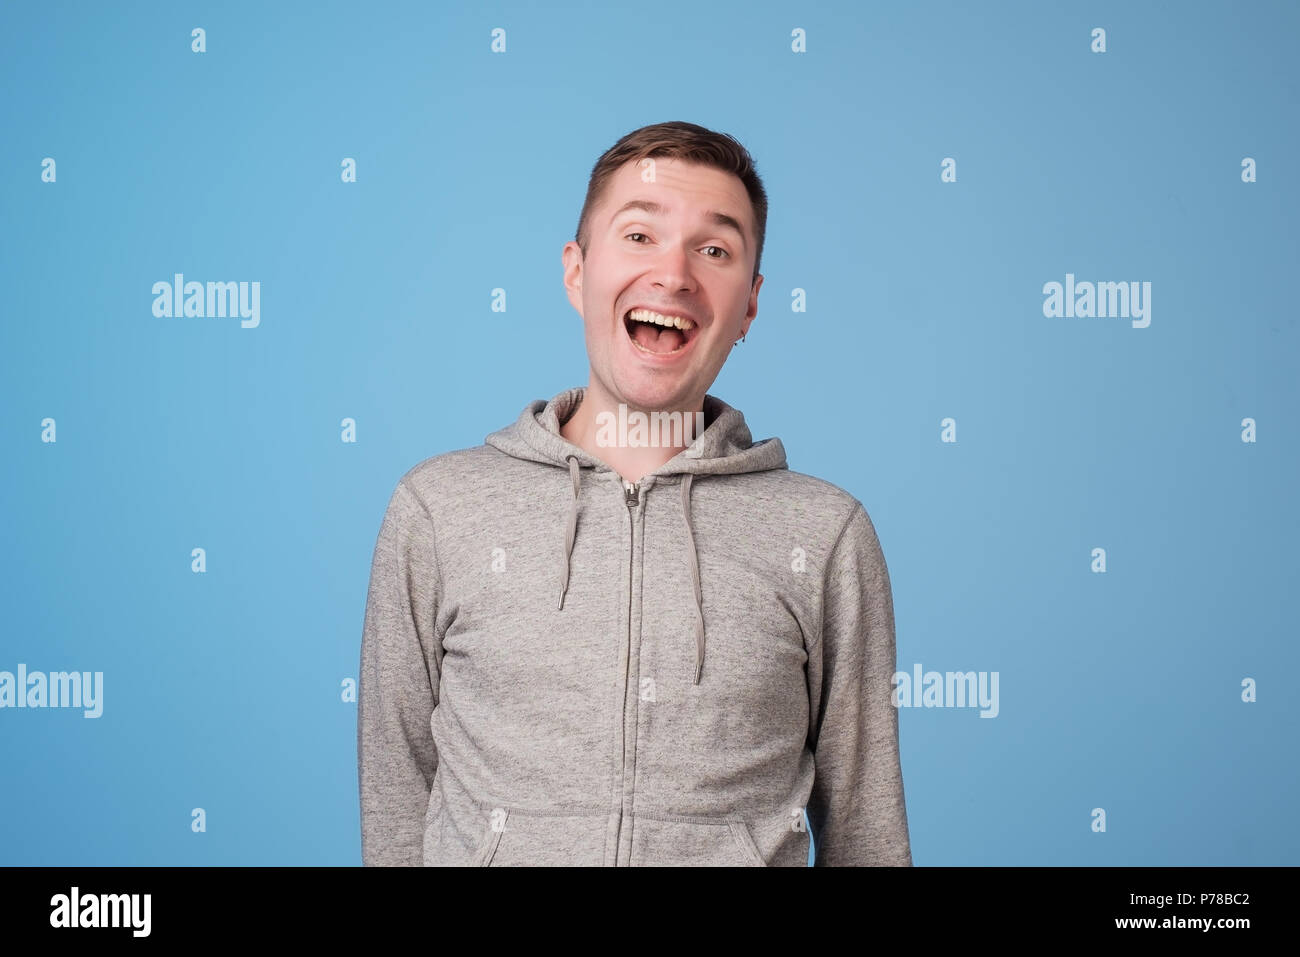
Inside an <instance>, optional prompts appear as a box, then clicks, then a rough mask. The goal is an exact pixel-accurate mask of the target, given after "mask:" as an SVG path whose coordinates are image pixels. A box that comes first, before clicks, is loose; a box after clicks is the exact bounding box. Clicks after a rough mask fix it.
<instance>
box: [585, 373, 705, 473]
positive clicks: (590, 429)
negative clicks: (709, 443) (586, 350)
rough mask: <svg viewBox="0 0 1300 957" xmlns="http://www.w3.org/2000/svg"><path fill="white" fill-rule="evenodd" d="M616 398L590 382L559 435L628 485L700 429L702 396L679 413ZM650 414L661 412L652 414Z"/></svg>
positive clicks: (679, 448) (688, 441) (674, 452)
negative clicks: (600, 462)
mask: <svg viewBox="0 0 1300 957" xmlns="http://www.w3.org/2000/svg"><path fill="white" fill-rule="evenodd" d="M619 406H620V402H619V401H618V400H615V399H614V398H613V397H612V396H610V395H609V394H608V393H607V392H605V391H604V390H603V389H601V388H599V387H598V386H597V385H596V384H595V380H594V379H593V380H592V381H591V383H589V384H588V386H587V388H586V389H585V390H584V391H583V394H582V399H581V401H580V402H579V403H578V407H577V408H576V409H575V410H574V411H573V414H572V415H570V416H569V418H568V419H567V420H565V421H564V422H562V423H561V424H560V435H561V436H563V437H564V439H565V440H566V441H568V442H572V443H573V444H574V445H576V446H577V447H578V448H580V449H582V450H583V451H584V452H586V453H587V454H588V455H590V456H592V457H593V458H596V459H599V460H600V461H602V462H604V463H605V464H606V465H608V466H609V467H610V468H612V469H613V470H614V471H615V472H617V473H618V474H619V475H621V476H622V477H623V479H624V480H625V481H628V482H639V481H640V480H641V477H642V476H644V475H646V474H648V473H650V472H653V471H654V470H655V469H657V468H659V467H660V466H662V465H663V464H664V463H666V462H668V461H669V460H670V459H672V458H675V457H676V456H677V455H678V454H679V453H680V452H681V451H682V450H683V449H685V448H686V446H688V445H690V444H691V442H693V441H694V440H695V439H696V438H697V437H698V436H699V434H700V432H702V431H703V429H704V421H703V419H704V398H703V396H701V397H700V399H699V401H698V402H695V403H691V404H690V405H689V407H686V408H681V409H646V408H641V407H639V406H633V405H629V404H627V403H622V406H623V408H622V409H621V410H620V408H619ZM652 413H666V414H664V415H654V414H652Z"/></svg>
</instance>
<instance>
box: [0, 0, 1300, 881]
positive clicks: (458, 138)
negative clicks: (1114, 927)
mask: <svg viewBox="0 0 1300 957" xmlns="http://www.w3.org/2000/svg"><path fill="white" fill-rule="evenodd" d="M1298 10H1300V7H1298V6H1297V5H1296V4H1292V3H1250V4H1229V3H1226V2H1225V3H1214V4H1191V3H1165V4H1156V3H1127V2H1125V3H1099V4H1090V5H1086V6H1085V5H1083V4H1070V5H1065V4H1040V3H1016V4H1010V3H999V4H995V5H994V4H990V5H975V4H967V3H956V2H954V3H924V4H909V5H906V6H903V5H897V6H896V5H888V6H883V5H873V6H872V7H870V8H869V9H866V8H865V5H860V4H851V3H844V4H824V3H823V4H816V3H813V4H776V3H761V4H758V3H749V2H731V3H710V4H699V3H679V2H673V3H656V4H652V5H649V6H646V5H645V4H639V3H628V4H622V5H618V6H617V7H616V8H615V9H612V10H611V9H607V8H606V7H605V5H601V4H563V3H547V4H544V5H537V6H533V5H531V4H524V3H518V4H513V3H512V4H506V3H498V4H475V5H474V7H473V8H468V7H467V8H465V9H459V8H451V7H449V6H446V5H437V6H434V5H425V4H415V3H412V4H401V5H395V4H371V5H356V4H352V3H348V4H331V3H313V4H311V5H306V4H303V5H281V6H271V5H264V4H254V3H244V4H235V3H230V4H222V5H220V6H213V7H209V6H207V5H203V4H184V3H153V4H124V5H111V6H109V5H103V6H101V5H92V4H46V5H41V6H39V7H38V6H37V5H36V4H19V3H6V4H4V6H3V7H0V77H2V78H3V90H4V95H3V101H2V107H0V109H2V111H3V112H2V114H0V128H2V129H3V130H4V134H3V144H4V148H3V149H0V224H2V229H0V281H3V293H4V298H3V303H4V305H3V313H4V318H3V322H2V323H0V401H2V402H3V412H4V414H3V415H2V416H0V447H2V448H3V449H4V453H3V454H4V467H3V469H0V494H2V495H3V507H4V516H5V521H4V524H5V526H6V527H5V531H4V538H5V541H6V548H5V552H4V568H3V576H2V577H0V589H3V596H4V597H3V609H4V615H3V633H2V638H0V670H8V671H11V672H12V671H14V670H16V667H17V665H18V663H19V662H23V663H25V664H26V665H27V667H28V669H29V670H31V671H36V670H43V671H55V670H79V671H86V670H88V671H103V672H104V713H103V716H102V717H100V718H99V719H97V720H86V719H84V718H83V717H82V714H81V711H79V710H55V709H33V710H29V709H23V710H9V709H4V710H0V748H2V760H3V774H2V777H3V780H4V786H3V787H2V788H0V822H2V823H0V829H2V830H3V840H2V842H0V863H3V864H91V865H100V864H133V865H134V864H178V863H179V864H186V863H192V864H357V863H359V862H360V835H359V820H358V807H357V782H356V757H357V756H356V737H355V734H356V710H355V705H354V704H352V703H346V702H343V701H341V700H340V683H341V682H342V681H343V680H344V679H346V678H355V677H356V674H357V667H358V654H359V646H360V637H361V626H362V615H363V609H364V601H365V592H366V584H367V578H368V574H369V567H370V560H371V553H372V549H373V547H374V542H375V537H376V535H377V533H378V529H379V522H380V519H381V518H382V515H383V510H384V507H385V505H386V503H387V501H388V496H389V495H390V494H391V492H392V490H393V487H394V485H395V484H396V481H397V479H398V477H399V476H401V475H402V473H403V472H405V471H406V470H407V469H408V468H410V467H411V466H412V465H414V464H415V463H417V462H419V461H421V460H422V459H424V458H426V457H428V456H430V455H434V454H438V453H440V452H445V451H449V450H451V449H456V448H462V447H465V446H469V445H475V444H478V443H479V442H481V441H482V440H483V438H484V436H485V435H487V434H488V433H489V432H491V431H494V430H495V429H497V428H500V427H501V426H503V425H505V424H507V423H509V422H511V421H513V420H514V418H515V417H516V416H517V415H518V414H519V412H520V410H521V409H522V408H523V407H524V405H525V404H526V403H527V402H528V401H530V400H532V399H536V398H549V397H550V396H552V395H554V394H555V393H557V392H559V391H561V390H562V389H564V388H567V387H570V386H574V385H584V384H586V381H587V360H586V354H585V348H584V344H583V337H582V325H581V320H580V318H579V317H578V315H577V313H576V312H575V311H574V310H573V309H572V307H571V306H570V305H569V303H568V301H567V299H566V297H565V294H564V289H563V286H562V283H561V264H560V250H561V247H562V246H563V244H564V242H565V241H566V240H568V239H570V238H572V235H573V231H574V228H575V227H576V223H577V218H578V213H579V210H580V208H581V205H582V200H583V196H584V191H585V188H586V181H587V176H588V174H589V173H590V170H591V167H592V165H593V164H594V163H595V161H596V159H597V158H598V157H599V155H600V154H601V153H602V152H603V151H604V150H605V149H607V148H608V147H609V146H611V145H612V144H613V143H614V141H615V140H616V139H618V137H620V136H622V135H623V134H624V133H626V132H629V131H630V130H632V129H635V128H636V127H639V126H642V125H645V124H649V123H655V122H660V121H664V120H678V119H681V120H689V121H691V122H695V123H699V124H702V125H704V126H708V127H711V128H713V129H717V130H721V131H724V132H728V133H731V134H733V135H735V136H736V137H737V138H739V139H740V140H741V142H742V143H744V144H745V145H746V146H747V147H748V148H749V149H750V151H751V152H752V153H753V155H754V157H755V160H756V162H757V165H758V169H759V172H760V175H762V176H763V178H764V181H765V184H766V186H767V189H768V192H769V196H770V200H771V213H770V217H769V221H768V232H767V241H766V245H765V249H764V255H763V267H762V271H763V273H764V275H765V277H766V279H765V284H764V287H763V290H762V292H761V293H760V299H759V306H760V310H759V315H758V318H757V320H756V321H755V324H754V327H753V329H752V330H751V332H750V334H749V336H748V339H747V341H746V343H745V344H744V345H742V346H740V347H739V348H737V349H735V350H733V354H732V356H731V357H730V359H729V360H728V364H727V366H726V367H725V368H724V370H723V372H722V374H721V376H720V377H719V379H718V381H717V383H716V384H715V385H714V387H713V389H712V390H711V392H713V393H714V394H716V395H719V396H721V397H722V398H724V399H726V400H727V401H728V402H730V403H731V404H732V405H735V406H737V407H739V408H740V409H742V410H743V412H744V413H745V416H746V418H747V420H748V422H749V423H750V426H751V428H752V430H753V432H754V435H755V437H756V438H764V437H767V436H771V435H777V436H780V437H781V438H782V440H783V441H784V443H785V444H786V448H787V452H788V454H789V457H790V464H791V467H792V468H795V469H797V470H798V471H802V472H808V473H811V474H814V475H818V476H820V477H822V478H825V479H828V480H829V481H832V482H835V483H836V484H838V485H840V486H842V487H844V488H845V489H847V490H849V491H850V492H852V493H853V494H854V495H856V496H857V497H858V498H860V499H861V501H862V502H863V503H864V504H865V505H866V507H867V509H868V511H869V513H870V515H871V517H872V520H873V522H874V524H875V526H876V529H877V531H878V533H879V536H880V540H881V544H882V546H883V548H884V551H885V555H886V558H887V561H888V564H889V570H890V574H891V578H892V584H893V589H894V602H895V615H896V626H897V636H898V667H899V669H900V670H906V671H910V670H911V668H912V666H913V664H914V663H917V662H919V663H921V664H922V666H923V667H924V668H925V669H926V670H930V669H935V670H939V671H947V670H962V671H965V670H974V671H997V672H999V674H1000V714H999V715H998V717H997V718H996V719H994V720H986V719H981V718H980V717H979V715H978V712H977V711H975V710H972V709H966V710H962V709H948V708H939V709H922V708H914V709H904V710H902V711H901V712H900V721H901V731H900V737H901V747H902V761H903V772H904V781H905V789H906V796H907V802H908V811H909V817H910V824H911V837H912V849H913V856H914V860H915V862H916V863H917V864H918V865H937V864H997V865H1004V864H1031V863H1045V864H1152V865H1155V864H1176V865H1208V864H1297V863H1300V824H1297V817H1296V814H1295V794H1296V792H1297V783H1298V782H1297V760H1296V759H1297V754H1296V751H1297V748H1296V739H1297V729H1298V727H1300V722H1298V721H1297V717H1298V713H1300V704H1298V703H1297V695H1296V693H1295V689H1294V687H1293V685H1294V683H1295V680H1296V675H1297V674H1300V654H1298V653H1297V650H1296V648H1297V643H1296V637H1297V633H1296V625H1295V616H1294V608H1295V603H1294V600H1293V596H1294V594H1295V585H1294V583H1295V580H1296V573H1297V561H1296V558H1295V555H1296V552H1295V540H1296V532H1297V530H1300V522H1298V521H1297V517H1298V516H1297V505H1296V497H1295V495H1294V489H1295V487H1296V477H1297V473H1298V470H1297V464H1298V463H1297V452H1296V448H1297V444H1296V443H1297V435H1296V425H1297V416H1296V413H1297V411H1300V404H1298V403H1297V388H1296V384H1295V366H1296V358H1297V355H1298V353H1297V345H1298V344H1300V343H1298V330H1297V319H1296V309H1295V297H1294V295H1293V290H1292V289H1291V285H1293V284H1294V282H1295V280H1296V275H1297V269H1296V265H1297V242H1298V241H1297V231H1296V228H1295V220H1296V214H1297V180H1296V178H1295V175H1294V172H1293V170H1292V168H1291V164H1292V163H1293V162H1294V159H1295V157H1296V156H1297V155H1300V144H1298V143H1297V123H1296V118H1297V117H1296V103H1297V102H1298V101H1300V95H1298V94H1300V90H1298V89H1297V79H1298V76H1300V73H1298V70H1297V66H1296V59H1295V55H1294V41H1295V38H1296V36H1297V35H1300V29H1298V28H1300V12H1298ZM199 26H201V27H203V28H204V29H205V30H206V31H207V52H205V53H203V54H197V53H193V52H191V49H190V44H191V36H190V30H191V29H192V28H193V27H199ZM1097 26H1100V27H1104V28H1105V29H1106V31H1107V46H1108V50H1107V52H1106V53H1104V54H1098V53H1093V52H1091V50H1090V45H1091V31H1092V29H1093V28H1094V27H1097ZM495 27H502V28H504V29H505V30H506V31H507V52H506V53H504V54H493V53H492V52H491V50H490V42H491V31H492V29H493V28H495ZM796 27H800V28H803V29H804V30H806V31H807V36H808V40H807V53H804V54H795V53H792V52H791V49H790V44H791V39H790V33H791V30H792V29H794V28H796ZM1246 156H1250V157H1253V158H1255V160H1256V161H1257V163H1258V170H1259V172H1258V177H1259V179H1258V182H1256V183H1252V184H1247V183H1243V182H1242V180H1241V160H1242V158H1243V157H1246ZM45 157H53V158H54V159H55V160H56V162H57V182H55V183H52V184H51V183H44V182H42V181H41V162H42V160H43V158H45ZM343 157H354V158H355V159H356V161H357V182H356V183H354V184H344V183H342V182H341V181H340V162H341V160H342V158H343ZM945 157H953V158H954V159H955V160H956V161H957V182H955V183H942V182H941V181H940V162H941V161H942V160H943V159H944V158H945ZM1288 183H1289V184H1290V185H1288ZM176 272H182V273H184V274H185V275H186V278H187V279H195V280H199V281H208V280H213V281H226V280H249V281H251V280H256V281H260V282H261V289H262V299H261V324H260V326H259V327H258V328H256V329H243V328H241V327H240V324H239V321H238V320H237V319H214V320H198V319H157V318H155V317H154V316H153V314H152V303H153V294H152V292H151V287H152V284H153V283H154V282H156V281H160V280H161V281H168V282H170V280H171V278H172V275H173V273H176ZM1067 272H1071V273H1074V274H1075V276H1076V278H1077V279H1078V280H1080V281H1082V280H1091V281H1107V280H1115V281H1119V280H1138V281H1149V282H1151V284H1152V321H1151V325H1150V327H1149V328H1146V329H1134V328H1132V327H1131V325H1130V323H1129V322H1128V321H1127V320H1120V319H1050V318H1045V317H1044V315H1043V311H1042V304H1043V298H1044V297H1043V293H1042V286H1043V284H1044V283H1046V282H1051V281H1056V282H1063V281H1064V277H1065V274H1066V273H1067ZM496 287H501V288H504V289H506V291H507V296H508V299H507V304H508V308H507V311H506V312H504V313H501V312H493V311H492V310H491V291H492V289H494V288H496ZM796 288H799V289H804V290H806V291H807V301H808V311H807V312H806V313H795V312H792V311H791V308H790V291H791V290H793V289H796ZM47 416H49V417H53V418H55V419H56V420H57V423H58V441H57V442H56V443H54V444H49V443H43V442H42V441H41V437H40V436H41V425H40V423H41V420H42V419H43V418H45V417H47ZM1288 416H1289V417H1288ZM345 417H351V418H354V419H355V420H356V422H357V434H358V441H357V442H356V443H355V444H345V443H343V442H341V441H340V423H341V420H342V419H344V418H345ZM946 417H953V418H954V419H955V420H956V422H957V430H958V431H957V438H958V441H957V442H956V443H944V442H941V441H940V422H941V420H943V419H944V418H946ZM1246 417H1250V418H1253V419H1255V420H1256V421H1257V423H1258V441H1257V442H1256V443H1254V444H1249V443H1243V442H1242V441H1241V421H1242V419H1243V418H1246ZM1288 489H1289V490H1291V491H1290V492H1288ZM194 547H202V548H205V549H206V551H207V572H206V573H205V574H194V573H192V572H191V570H190V561H191V559H190V549H191V548H194ZM1094 547H1102V548H1105V549H1106V552H1107V564H1108V570H1107V571H1106V573H1105V574H1095V573H1093V572H1092V571H1091V570H1090V564H1091V550H1092V549H1093V548H1094ZM1245 677H1252V678H1254V679H1255V680H1256V681H1257V682H1258V689H1259V690H1258V694H1259V700H1258V701H1257V702H1255V703H1253V704H1247V703H1243V702H1242V701H1241V681H1242V679H1243V678H1245ZM1288 682H1290V683H1291V684H1288ZM195 807H202V808H204V809H205V811H206V814H207V831H206V833H198V834H196V833H193V832H192V831H191V827H190V821H191V818H190V812H191V809H192V808H195ZM1094 807H1102V808H1105V809H1106V813H1107V830H1106V832H1105V833H1094V832H1093V830H1092V828H1091V823H1092V818H1091V814H1090V812H1091V810H1092V809H1093V808H1094Z"/></svg>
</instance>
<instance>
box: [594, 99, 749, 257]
mask: <svg viewBox="0 0 1300 957" xmlns="http://www.w3.org/2000/svg"><path fill="white" fill-rule="evenodd" d="M646 157H668V158H676V159H679V160H681V161H682V162H686V163H699V164H701V165H703V166H711V167H713V168H714V169H720V170H722V171H723V172H726V173H732V174H733V175H735V176H737V177H739V179H740V181H741V183H743V184H744V186H745V191H746V192H747V193H749V203H750V207H751V208H752V209H753V211H754V233H755V237H754V238H755V240H756V246H755V251H754V275H753V276H752V277H750V281H751V282H752V281H753V280H754V279H755V278H757V277H758V271H759V269H758V267H759V265H760V264H761V263H762V261H763V237H764V235H765V234H766V233H767V192H766V190H764V189H763V181H762V180H761V179H760V178H759V176H758V171H757V170H756V169H755V168H754V160H753V157H751V156H750V155H749V151H748V150H746V149H745V147H744V146H742V145H741V144H740V142H739V141H738V140H737V139H736V138H735V137H733V136H731V135H729V134H727V133H715V132H714V131H713V130H709V129H705V128H704V127H703V126H697V125H695V124H694V123H683V122H676V121H675V122H671V123H655V124H654V125H652V126H643V127H641V128H640V129H639V130H633V131H632V132H631V133H628V134H627V135H626V136H624V137H623V138H622V139H620V140H619V141H618V142H617V143H615V144H614V145H613V146H611V147H610V148H609V149H608V150H606V151H605V153H604V155H602V156H601V158H600V159H598V160H597V161H596V165H595V166H594V167H592V170H591V179H590V180H588V181H587V198H586V201H585V202H583V204H582V214H581V215H580V216H579V217H578V230H577V234H576V236H575V237H574V239H575V241H576V242H577V243H578V247H579V248H580V249H581V250H582V255H583V257H584V258H585V257H586V255H587V246H588V244H589V243H590V242H591V224H590V223H589V222H588V219H589V217H590V216H591V212H592V210H593V209H594V208H595V206H596V204H597V203H599V202H600V198H601V194H602V193H604V191H605V186H606V184H607V183H608V182H609V180H610V177H611V176H613V175H614V173H615V172H616V171H617V170H619V169H621V168H622V167H623V166H624V164H626V163H628V162H631V161H633V160H635V161H637V162H640V161H641V160H643V159H645V158H646Z"/></svg>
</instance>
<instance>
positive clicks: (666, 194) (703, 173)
mask: <svg viewBox="0 0 1300 957" xmlns="http://www.w3.org/2000/svg"><path fill="white" fill-rule="evenodd" d="M651 159H652V161H653V164H654V165H653V166H649V165H648V164H647V163H646V162H645V161H644V160H636V161H629V162H627V163H624V164H623V166H622V167H620V168H619V170H618V171H617V172H616V173H615V174H614V175H613V176H612V177H611V178H610V180H609V184H608V190H607V192H606V195H605V199H604V202H603V203H602V204H601V205H602V206H603V207H604V216H605V219H606V220H613V219H614V218H615V217H616V216H618V215H619V213H620V212H625V210H624V207H625V206H626V204H627V203H629V202H635V201H645V202H646V203H649V204H656V205H657V207H658V208H657V209H655V210H647V209H645V208H644V207H642V208H640V209H635V208H634V214H637V213H645V212H654V213H655V214H657V215H666V216H682V215H685V216H708V217H709V218H710V219H712V220H714V221H715V222H718V223H719V224H720V225H725V224H726V220H734V221H735V222H736V223H737V224H738V226H739V227H743V228H741V232H742V233H744V232H747V231H748V227H749V225H750V220H751V219H752V218H753V216H752V210H751V209H750V203H749V194H748V193H747V192H746V191H745V185H744V184H743V183H742V182H741V181H740V177H738V176H736V175H734V174H732V173H728V172H725V171H723V170H720V169H716V168H715V167H712V166H704V165H702V164H700V163H687V162H683V161H682V160H679V159H677V158H676V157H671V158H664V157H652V158H651ZM650 170H653V176H654V178H653V180H649V179H648V177H649V176H650ZM643 177H644V178H643ZM712 214H721V217H718V216H716V215H712Z"/></svg>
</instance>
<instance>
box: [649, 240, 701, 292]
mask: <svg viewBox="0 0 1300 957" xmlns="http://www.w3.org/2000/svg"><path fill="white" fill-rule="evenodd" d="M690 255H691V254H690V250H688V249H684V248H682V247H681V246H677V245H673V244H671V243H669V244H667V245H665V246H664V247H663V248H662V250H661V251H660V252H659V255H658V256H656V257H655V263H654V268H653V269H652V270H651V271H650V278H651V280H652V281H653V282H654V284H655V285H656V286H659V287H660V288H662V289H663V290H664V291H665V292H667V293H669V294H674V293H678V292H691V291H693V290H694V288H695V280H694V278H693V277H692V275H691V260H690Z"/></svg>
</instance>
